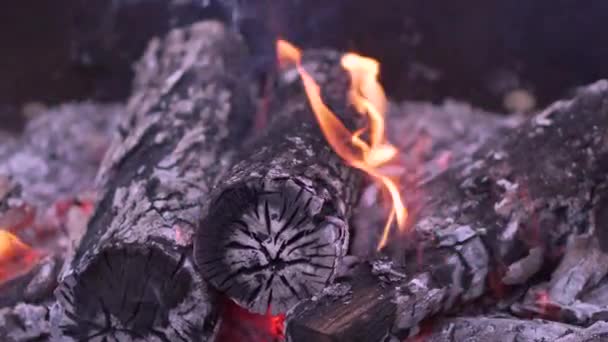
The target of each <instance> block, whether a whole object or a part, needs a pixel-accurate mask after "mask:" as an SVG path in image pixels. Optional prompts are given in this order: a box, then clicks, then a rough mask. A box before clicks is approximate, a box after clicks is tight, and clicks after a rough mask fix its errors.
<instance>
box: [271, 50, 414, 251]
mask: <svg viewBox="0 0 608 342" xmlns="http://www.w3.org/2000/svg"><path fill="white" fill-rule="evenodd" d="M276 47H277V56H278V59H279V62H283V63H284V62H291V63H295V65H296V67H297V70H298V72H299V74H300V77H301V79H302V83H303V85H304V90H305V92H306V95H307V97H308V102H309V104H310V106H311V107H312V110H313V112H314V114H315V117H316V119H317V122H318V123H319V126H320V128H321V131H322V132H323V135H324V136H325V138H326V140H327V142H328V143H329V145H330V146H331V147H332V149H333V150H334V151H335V152H336V154H338V156H340V157H341V158H342V159H344V160H345V161H346V162H347V163H349V164H350V165H351V166H352V167H354V168H357V169H360V170H362V171H364V172H365V173H367V174H368V175H370V176H371V177H372V178H374V179H376V181H377V182H378V183H379V184H381V185H382V186H383V187H384V188H385V189H386V190H387V191H388V193H389V194H390V198H391V201H392V207H391V213H390V214H389V217H388V218H387V222H386V225H385V227H384V230H383V234H382V238H381V240H380V242H379V244H378V250H380V249H382V248H383V247H384V246H385V245H386V242H387V240H388V235H389V232H390V229H391V226H392V224H393V221H394V220H396V221H397V226H398V228H399V231H403V229H404V228H405V222H406V220H407V208H406V207H405V205H404V204H403V201H402V199H401V194H400V193H399V188H398V186H397V184H396V183H395V182H394V181H393V180H391V179H390V178H389V177H387V176H385V175H384V174H382V172H381V171H380V170H379V167H381V166H382V165H384V164H386V163H387V162H389V161H390V160H392V159H393V158H394V157H395V156H396V155H397V153H398V150H397V148H396V147H395V146H393V145H391V144H390V143H388V142H387V139H386V137H385V132H384V130H385V118H384V115H385V113H386V107H387V100H386V96H385V94H384V90H383V89H382V86H381V85H380V83H379V82H378V79H377V77H378V73H379V69H380V63H379V62H378V61H377V60H375V59H373V58H370V57H364V56H361V55H359V54H356V53H352V52H350V53H345V54H343V55H342V58H341V59H340V65H341V66H342V68H343V69H344V70H345V71H346V72H348V73H349V75H350V77H351V87H350V90H349V92H348V98H349V101H350V103H351V104H352V105H353V107H354V108H355V109H356V110H357V111H358V112H359V113H360V114H362V115H364V116H366V117H367V120H368V122H369V125H368V127H365V128H362V129H358V130H356V131H355V132H351V131H350V130H348V129H347V128H346V127H345V126H344V124H343V123H342V122H341V121H340V119H338V117H336V115H335V114H334V113H333V112H332V111H331V110H330V109H329V108H328V107H327V106H326V105H325V104H324V103H323V101H322V99H321V95H320V89H319V85H318V84H317V83H316V82H315V81H314V79H313V78H312V76H310V75H309V74H308V73H307V72H306V71H305V70H304V68H303V67H302V65H301V64H300V63H301V56H302V53H301V51H300V50H299V49H298V48H297V47H295V46H294V45H292V44H291V43H289V42H287V41H285V40H283V39H277V42H276ZM363 133H368V135H369V141H365V140H364V139H363V138H362V135H363Z"/></svg>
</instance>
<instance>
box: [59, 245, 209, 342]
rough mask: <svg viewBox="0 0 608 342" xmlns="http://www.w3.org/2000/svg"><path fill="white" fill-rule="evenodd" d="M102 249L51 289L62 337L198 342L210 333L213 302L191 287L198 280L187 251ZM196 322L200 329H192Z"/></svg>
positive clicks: (124, 248) (203, 293)
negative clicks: (57, 307) (97, 255)
mask: <svg viewBox="0 0 608 342" xmlns="http://www.w3.org/2000/svg"><path fill="white" fill-rule="evenodd" d="M101 253H102V257H99V258H95V259H93V261H92V262H91V264H89V265H88V267H86V268H85V269H84V270H83V271H82V272H79V273H77V274H72V275H70V276H69V278H67V279H65V280H64V281H63V282H62V285H61V286H60V287H59V288H58V289H57V290H56V295H57V298H58V299H59V303H60V304H61V306H62V310H63V312H62V315H61V317H62V319H61V322H60V323H59V327H58V328H59V329H60V334H61V335H62V336H66V337H71V338H74V339H75V340H79V341H80V340H87V341H90V340H100V341H102V340H103V341H105V340H108V341H115V340H116V341H125V340H126V341H130V340H136V339H137V340H139V339H143V340H146V341H148V340H152V341H157V340H158V341H173V340H184V341H186V340H187V341H198V340H202V339H204V338H205V337H208V336H209V335H210V334H212V331H213V326H214V324H211V322H214V321H215V318H211V319H210V318H209V316H210V315H211V314H210V312H211V305H212V303H211V302H210V300H209V298H207V296H206V294H205V292H204V291H198V290H197V289H196V288H195V287H200V285H197V284H198V283H200V279H197V278H198V277H197V275H196V272H194V270H193V267H192V264H191V262H190V261H189V257H188V255H187V254H183V253H182V254H179V253H171V252H167V251H165V250H164V249H163V248H161V247H159V246H154V247H151V248H147V249H141V248H135V247H133V246H129V245H127V246H122V247H120V248H117V247H114V248H112V249H108V250H105V251H103V252H101ZM70 278H71V279H70ZM195 297H196V298H195ZM198 321H203V322H204V323H201V324H199V323H200V322H198ZM209 324H211V326H208V325H209ZM201 326H202V327H203V331H198V330H193V327H201Z"/></svg>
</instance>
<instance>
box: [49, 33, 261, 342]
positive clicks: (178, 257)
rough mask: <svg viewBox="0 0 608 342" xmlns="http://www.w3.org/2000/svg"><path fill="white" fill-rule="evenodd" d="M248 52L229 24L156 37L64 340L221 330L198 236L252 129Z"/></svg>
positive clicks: (61, 296) (87, 246) (108, 173)
mask: <svg viewBox="0 0 608 342" xmlns="http://www.w3.org/2000/svg"><path fill="white" fill-rule="evenodd" d="M244 56H245V51H244V47H243V44H242V42H241V40H240V38H239V37H237V36H236V35H234V34H233V33H231V32H229V31H228V30H227V29H225V28H224V26H223V25H222V24H220V23H218V22H203V23H197V24H194V25H192V26H190V27H187V28H185V29H177V30H173V31H171V32H170V33H169V34H168V35H167V36H166V38H165V39H164V40H157V39H155V40H153V41H152V42H151V43H150V45H149V48H148V51H147V53H146V54H145V56H144V57H143V60H142V61H141V62H140V63H139V64H138V66H137V73H138V74H137V78H136V81H135V92H134V95H133V96H132V98H131V100H130V103H129V105H128V114H129V115H128V117H127V120H126V121H125V124H124V125H123V126H122V127H121V128H120V129H119V132H118V133H119V134H118V137H117V139H116V141H115V142H114V144H113V146H112V147H111V148H110V150H109V152H108V154H107V155H106V158H105V160H104V162H103V163H102V166H101V170H100V179H99V182H100V187H101V188H102V189H103V190H104V192H103V194H102V196H101V198H100V200H99V202H98V203H97V207H96V209H95V212H94V214H93V216H92V218H91V220H90V222H89V224H88V227H87V231H86V233H85V235H84V237H83V238H82V240H81V242H80V245H79V246H78V249H77V250H76V252H75V255H74V256H73V258H72V259H71V260H68V261H67V262H66V266H65V267H64V270H63V272H62V274H61V276H60V284H59V286H58V288H57V290H56V292H55V293H56V296H57V297H58V303H57V305H56V306H55V307H53V310H52V313H51V316H52V317H51V319H52V321H53V322H54V330H53V334H54V335H55V336H54V337H56V338H58V339H61V340H62V341H63V340H70V339H74V340H87V341H96V340H99V341H130V340H138V341H186V340H187V341H200V340H207V339H208V338H210V337H211V335H212V334H213V331H214V326H215V323H216V319H217V310H216V308H215V301H214V296H212V295H211V293H209V292H208V291H207V287H206V286H205V283H204V282H203V280H202V279H201V278H200V276H199V273H198V272H195V270H194V264H193V262H192V257H191V237H192V235H193V231H194V227H196V225H197V223H198V222H197V219H198V217H199V216H200V211H201V203H202V201H204V200H205V199H206V197H207V194H208V191H209V189H210V187H211V183H212V182H213V181H214V179H215V178H216V176H217V175H218V174H219V173H220V172H221V171H222V168H223V167H224V165H226V164H227V162H228V160H229V159H230V156H231V155H232V151H233V150H234V149H236V148H237V146H238V145H239V144H240V143H241V141H242V140H243V138H244V137H245V136H246V134H247V132H248V127H249V126H250V123H249V121H250V120H249V117H250V116H251V114H252V113H253V108H252V107H250V99H249V94H250V90H249V89H248V88H247V86H246V85H247V84H248V82H243V81H244V80H243V79H241V78H239V71H238V70H239V66H240V65H242V64H243V63H242V60H241V59H242V58H243V57H244Z"/></svg>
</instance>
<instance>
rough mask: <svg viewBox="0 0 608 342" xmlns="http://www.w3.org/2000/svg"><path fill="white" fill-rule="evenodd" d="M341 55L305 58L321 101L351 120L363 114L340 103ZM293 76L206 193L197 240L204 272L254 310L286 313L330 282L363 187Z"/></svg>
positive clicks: (343, 84) (344, 85)
mask: <svg viewBox="0 0 608 342" xmlns="http://www.w3.org/2000/svg"><path fill="white" fill-rule="evenodd" d="M339 57H340V56H339V55H338V54H336V53H330V52H326V51H309V52H307V53H305V54H304V59H303V64H304V66H305V67H306V68H307V70H308V71H309V72H310V73H311V74H312V75H313V77H315V79H317V80H318V81H319V83H320V86H321V89H322V90H323V93H322V95H323V97H324V101H325V102H326V103H328V104H329V106H330V107H332V108H333V109H334V111H335V112H336V113H338V115H339V116H340V119H341V120H342V121H343V122H345V123H346V124H347V125H355V124H356V121H358V120H359V119H360V118H361V115H360V114H358V113H357V112H356V111H355V110H354V108H351V107H350V106H345V104H346V103H347V101H346V95H347V90H348V85H349V79H348V76H347V75H346V73H345V72H344V71H343V70H342V68H341V67H340V64H339ZM291 71H293V70H291ZM287 74H288V72H287V73H286V74H285V75H287ZM292 81H293V80H292ZM294 82H295V83H294V84H297V85H298V86H296V87H288V88H289V91H286V92H285V93H286V94H287V93H289V95H286V98H281V99H278V101H277V103H278V104H279V105H278V106H277V108H273V109H271V113H274V117H273V121H272V122H271V123H270V124H269V127H268V131H267V133H266V134H265V135H264V136H261V137H259V138H258V139H257V140H256V141H255V142H254V143H253V144H252V145H251V146H249V147H248V148H246V149H244V150H243V151H242V154H241V157H240V159H238V160H240V162H238V163H237V164H235V165H234V166H233V167H232V168H231V169H230V171H229V172H228V173H227V175H225V176H224V177H223V178H222V182H221V183H219V184H218V185H217V187H216V188H215V189H214V190H213V192H212V196H211V198H212V201H211V202H210V205H209V208H208V210H206V211H205V212H204V216H203V220H202V222H201V224H200V228H199V231H198V233H197V235H196V237H195V242H194V255H195V260H196V262H197V264H198V266H199V267H200V269H201V271H202V273H203V276H204V277H205V278H206V279H207V280H208V281H209V282H210V283H211V284H212V285H213V286H215V287H217V288H218V289H219V290H221V291H225V292H226V293H227V295H228V296H229V297H231V298H232V299H233V300H235V301H236V302H237V303H239V304H240V305H241V306H244V307H246V308H249V309H250V310H252V311H254V312H257V313H266V312H267V310H270V312H271V313H272V314H277V313H284V312H286V311H287V310H288V309H290V308H291V307H292V306H293V305H294V304H295V303H297V302H298V301H299V300H302V299H305V298H309V297H310V296H312V295H315V294H317V293H319V292H320V291H321V290H322V289H323V288H324V287H325V286H327V285H328V284H329V283H330V282H331V281H332V279H333V278H334V276H335V270H336V266H337V264H338V263H339V262H340V258H341V257H342V256H344V255H345V253H346V250H347V246H348V241H349V232H348V224H347V221H348V219H349V217H350V215H351V209H352V208H353V206H354V204H355V202H356V201H357V199H358V194H359V190H360V189H359V188H360V183H361V182H360V173H359V172H358V171H355V170H354V169H352V168H350V167H348V166H347V165H346V164H345V162H344V161H343V160H342V159H341V158H340V157H339V156H338V155H336V154H335V153H334V152H333V150H332V149H331V148H330V146H329V145H328V144H327V142H326V140H325V137H324V136H323V134H322V132H321V130H320V129H319V127H318V124H317V122H316V120H315V116H314V114H313V112H312V109H311V108H310V107H309V104H308V100H307V98H306V96H305V94H304V92H303V90H302V89H301V87H300V85H299V80H295V81H294ZM295 88H297V89H298V90H297V91H295Z"/></svg>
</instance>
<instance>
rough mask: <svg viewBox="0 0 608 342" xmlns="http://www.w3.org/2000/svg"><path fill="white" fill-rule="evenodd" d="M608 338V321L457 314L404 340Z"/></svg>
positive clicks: (585, 341) (567, 341)
mask: <svg viewBox="0 0 608 342" xmlns="http://www.w3.org/2000/svg"><path fill="white" fill-rule="evenodd" d="M606 338H608V323H606V322H600V323H596V324H595V325H592V326H590V327H588V328H581V327H578V326H575V325H570V324H565V323H560V322H552V321H546V320H541V319H533V320H521V319H517V318H514V317H510V316H505V317H485V316H475V317H457V318H447V319H441V320H439V322H435V323H433V324H429V325H428V331H425V330H424V329H423V331H422V332H421V333H420V337H419V338H412V339H408V340H406V342H415V341H420V340H422V341H424V342H448V341H517V342H535V341H556V342H592V341H604V340H605V339H606Z"/></svg>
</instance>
